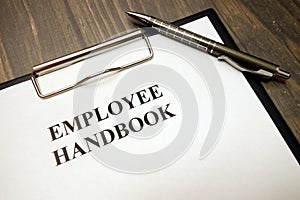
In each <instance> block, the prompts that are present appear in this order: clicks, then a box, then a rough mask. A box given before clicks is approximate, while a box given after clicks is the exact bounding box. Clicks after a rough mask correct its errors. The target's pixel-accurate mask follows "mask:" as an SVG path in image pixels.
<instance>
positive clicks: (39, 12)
mask: <svg viewBox="0 0 300 200" xmlns="http://www.w3.org/2000/svg"><path fill="white" fill-rule="evenodd" d="M207 8H214V9H215V10H216V12H217V13H218V15H219V16H220V18H221V20H222V21H223V23H224V24H225V26H226V27H227V29H228V31H229V32H230V34H231V35H232V37H233V39H234V40H235V42H236V44H237V45H238V47H239V48H240V49H241V50H243V51H246V52H249V53H251V54H254V55H257V56H259V57H262V58H264V59H267V60H270V61H273V62H275V63H277V64H279V65H281V66H283V68H284V69H286V70H287V71H289V72H291V74H292V78H291V79H290V80H288V81H287V82H286V83H279V82H275V81H271V82H265V83H263V85H264V87H265V89H266V90H267V92H268V94H269V95H270V96H271V98H272V100H273V102H274V103H275V105H276V106H277V108H278V109H279V111H280V113H281V114H282V116H283V118H284V119H285V120H286V122H287V123H288V125H289V127H290V128H291V130H292V131H293V133H294V134H295V136H296V137H297V139H298V141H300V70H299V69H300V63H299V62H300V0H288V1H287V0H278V1H275V0H251V1H247V0H230V1H222V0H209V1H208V0H207V1H205V0H144V1H142V0H126V1H125V0H119V1H117V0H107V1H101V0H97V1H96V0H89V1H80V0H51V1H49V0H40V1H34V0H23V1H17V0H2V1H1V3H0V27H1V29H0V82H4V81H7V80H11V79H14V78H16V77H19V76H22V75H25V74H29V73H30V72H31V70H32V66H34V65H37V64H40V63H42V62H45V61H48V60H51V59H54V58H57V57H60V56H62V55H65V54H68V53H71V52H74V51H77V50H80V49H83V48H86V47H89V46H92V45H95V44H96V43H100V42H103V41H105V40H107V39H108V38H110V37H111V36H114V35H116V34H117V33H120V32H123V31H125V30H128V29H132V28H134V26H133V25H132V23H131V22H130V20H129V19H128V17H127V16H126V14H125V11H129V10H132V11H140V12H143V13H147V14H150V15H154V16H157V17H160V18H162V19H165V20H168V21H175V20H178V19H181V18H183V17H186V16H189V15H191V14H194V13H197V12H200V11H202V10H204V9H207Z"/></svg>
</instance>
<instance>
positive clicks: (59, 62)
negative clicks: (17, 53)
mask: <svg viewBox="0 0 300 200" xmlns="http://www.w3.org/2000/svg"><path fill="white" fill-rule="evenodd" d="M140 37H141V38H143V39H144V40H145V42H146V45H147V48H148V51H149V54H148V55H146V56H145V57H143V58H141V59H137V60H135V61H133V62H130V63H127V64H124V65H122V66H119V67H115V68H110V69H106V70H103V71H100V72H97V73H95V74H91V75H89V76H87V77H85V78H83V79H81V80H79V81H77V82H76V83H74V84H72V85H69V86H67V87H64V88H61V89H59V90H55V91H53V92H50V93H47V94H43V93H42V92H41V88H40V86H39V84H38V81H37V78H38V77H39V76H43V75H46V74H48V73H51V72H54V71H56V70H60V69H62V68H65V67H68V66H70V65H72V64H75V63H77V62H80V61H83V60H85V59H88V58H91V57H93V56H97V55H99V54H101V53H102V52H104V51H106V50H110V49H112V48H113V47H115V46H117V45H120V44H123V43H125V42H128V41H131V40H134V39H137V38H140ZM153 54H154V53H153V50H152V47H151V44H150V42H149V39H148V37H147V36H146V35H145V34H144V32H143V31H142V30H141V29H139V30H137V31H134V32H131V33H128V34H126V35H123V36H121V37H118V38H115V39H112V40H109V41H107V42H105V43H102V44H99V45H96V46H93V47H90V48H87V49H84V50H81V51H79V52H75V53H72V54H70V55H67V56H64V57H61V58H57V59H55V60H52V61H49V62H46V63H43V64H40V65H38V66H35V67H33V72H32V76H31V81H32V83H33V86H34V88H35V90H36V92H37V95H38V96H39V97H40V98H49V97H52V96H55V95H58V94H61V93H63V92H66V91H69V90H71V89H74V88H76V87H78V86H79V85H81V84H83V83H84V82H86V81H88V80H90V79H91V78H94V77H96V76H100V75H104V74H106V73H111V72H120V71H123V70H125V69H128V68H130V67H133V66H135V65H137V64H141V63H143V62H146V61H148V60H150V59H151V58H152V57H153Z"/></svg>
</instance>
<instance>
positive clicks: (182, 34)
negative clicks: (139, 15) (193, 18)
mask: <svg viewBox="0 0 300 200" xmlns="http://www.w3.org/2000/svg"><path fill="white" fill-rule="evenodd" d="M147 20H149V21H150V22H151V25H152V27H153V28H156V29H157V30H158V31H159V32H160V33H162V34H164V35H166V36H168V37H170V38H173V39H175V40H178V41H180V42H182V43H185V44H187V45H189V46H192V47H194V48H197V49H201V50H203V51H206V52H207V53H209V54H212V55H214V56H217V57H219V56H220V55H225V56H228V57H230V58H231V59H233V60H235V61H236V62H237V63H239V64H240V65H242V66H243V67H245V68H248V69H252V70H265V71H268V72H271V73H273V77H275V78H277V79H288V78H290V74H289V73H288V72H286V71H284V70H281V69H280V68H279V66H278V65H276V64H273V63H271V62H269V61H266V60H263V59H261V58H258V57H255V56H252V55H250V54H247V53H244V52H241V51H238V50H235V49H232V48H230V47H227V46H225V45H223V44H221V43H218V42H216V41H213V40H211V39H209V38H206V37H203V36H201V35H198V34H195V33H193V32H191V31H189V30H186V29H183V28H180V27H178V26H175V25H173V24H170V23H168V22H165V21H163V20H160V19H159V20H158V19H156V18H151V17H150V18H149V19H147Z"/></svg>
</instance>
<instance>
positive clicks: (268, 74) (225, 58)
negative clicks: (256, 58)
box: [218, 55, 274, 79]
mask: <svg viewBox="0 0 300 200" xmlns="http://www.w3.org/2000/svg"><path fill="white" fill-rule="evenodd" d="M218 60H220V61H225V62H227V63H228V64H229V65H231V66H232V67H234V68H235V69H237V70H239V71H241V72H248V73H251V74H256V75H259V76H261V77H263V78H266V79H270V78H272V77H273V75H274V74H273V73H272V72H269V71H266V70H263V69H259V70H251V69H247V68H245V67H242V66H240V65H239V64H238V63H236V62H235V61H234V60H232V59H231V58H229V57H228V56H224V55H220V56H219V57H218Z"/></svg>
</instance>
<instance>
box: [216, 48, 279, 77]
mask: <svg viewBox="0 0 300 200" xmlns="http://www.w3.org/2000/svg"><path fill="white" fill-rule="evenodd" d="M213 51H214V52H213V54H214V55H217V56H219V55H226V56H228V57H230V58H231V59H233V60H235V61H236V62H238V63H239V64H241V65H242V66H243V67H246V68H249V69H254V70H259V69H264V70H267V71H269V72H273V73H277V71H278V69H279V66H278V65H276V64H273V63H271V62H269V61H266V60H263V59H261V58H258V57H255V56H252V55H249V54H247V53H245V52H241V51H238V50H235V49H232V48H230V47H227V46H224V45H222V44H220V43H217V42H216V45H215V47H214V50H213Z"/></svg>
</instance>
